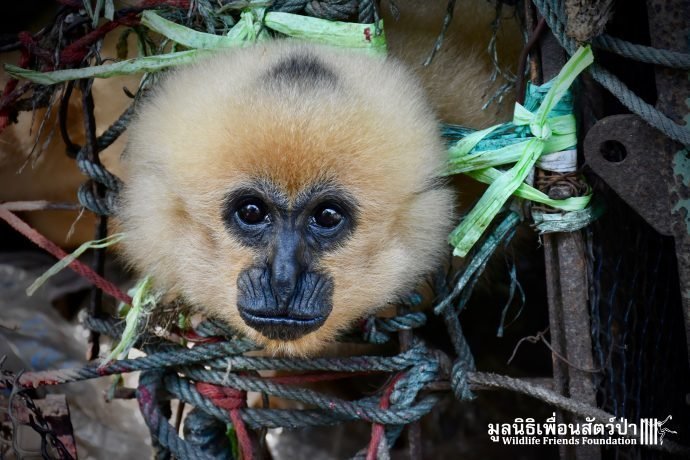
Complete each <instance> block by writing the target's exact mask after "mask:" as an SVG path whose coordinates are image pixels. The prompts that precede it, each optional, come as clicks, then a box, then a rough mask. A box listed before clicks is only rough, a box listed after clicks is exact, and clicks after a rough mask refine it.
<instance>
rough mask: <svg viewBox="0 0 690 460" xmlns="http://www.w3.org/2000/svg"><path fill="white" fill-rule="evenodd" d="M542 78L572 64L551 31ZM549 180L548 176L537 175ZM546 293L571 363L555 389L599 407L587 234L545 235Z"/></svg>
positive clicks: (558, 346) (578, 455) (590, 459)
mask: <svg viewBox="0 0 690 460" xmlns="http://www.w3.org/2000/svg"><path fill="white" fill-rule="evenodd" d="M540 48H541V64H542V78H543V80H544V81H548V80H550V79H552V78H553V77H555V76H556V74H557V73H558V72H559V71H560V69H561V68H562V67H563V65H564V64H565V61H566V56H565V53H564V51H563V49H562V48H561V47H560V45H559V44H558V42H557V40H556V38H555V37H554V36H553V34H552V33H551V32H550V31H549V32H547V33H545V34H544V35H543V38H542V39H541V42H540ZM537 174H538V175H540V176H542V177H545V176H549V175H551V173H549V172H546V171H537ZM543 191H544V192H546V193H547V194H548V195H549V196H551V197H552V198H567V197H569V196H570V195H571V193H572V192H571V191H570V189H569V188H565V187H561V186H559V185H558V183H555V184H554V185H552V186H549V187H548V188H547V189H546V190H543ZM544 258H545V264H546V287H547V297H548V303H549V324H550V328H549V331H550V334H551V345H552V347H553V348H554V350H555V351H556V352H557V353H558V354H560V355H561V356H563V357H565V358H566V360H567V362H564V361H563V360H562V359H561V358H560V357H558V356H557V355H556V353H553V354H552V361H553V374H554V389H555V390H556V391H557V392H559V393H561V394H563V395H569V396H570V397H571V398H573V399H576V400H578V401H581V402H583V403H586V404H590V405H592V406H593V407H596V389H595V387H594V384H593V381H592V375H591V373H589V372H587V371H585V370H584V369H592V368H593V367H594V364H593V359H592V340H591V334H590V317H589V304H588V292H589V285H588V279H587V271H586V267H587V260H586V252H585V242H584V237H583V234H582V232H581V231H577V232H571V233H551V234H547V235H544ZM560 454H561V458H563V459H566V458H567V459H577V460H580V459H582V460H585V459H586V460H594V459H599V458H601V449H600V448H599V447H598V446H561V449H560Z"/></svg>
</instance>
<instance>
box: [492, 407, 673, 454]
mask: <svg viewBox="0 0 690 460" xmlns="http://www.w3.org/2000/svg"><path fill="white" fill-rule="evenodd" d="M672 419H673V417H672V416H671V415H669V416H668V417H666V418H665V419H664V420H659V419H656V418H643V419H641V420H640V422H639V423H632V422H628V420H627V419H625V418H623V417H620V418H616V417H612V418H609V419H608V421H607V422H600V423H597V420H596V418H594V417H587V418H585V422H584V423H582V422H580V423H556V413H555V412H553V413H552V415H551V417H549V418H547V419H546V422H544V423H537V422H536V421H535V420H534V419H533V418H525V419H522V418H516V419H515V420H513V422H512V423H490V424H489V430H488V434H489V438H490V439H491V440H492V441H493V442H497V443H501V444H505V445H525V444H529V445H576V446H577V445H646V446H649V445H662V444H663V443H664V436H666V435H667V434H678V432H677V431H674V430H672V429H670V428H668V427H667V426H665V425H666V423H667V422H669V421H670V420H672Z"/></svg>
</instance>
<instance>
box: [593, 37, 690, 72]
mask: <svg viewBox="0 0 690 460" xmlns="http://www.w3.org/2000/svg"><path fill="white" fill-rule="evenodd" d="M592 44H593V45H594V46H596V47H597V48H601V49H603V50H606V51H611V52H613V53H616V54H619V55H621V56H623V57H626V58H628V59H633V60H635V61H639V62H645V63H647V64H656V65H662V66H666V67H670V68H672V69H690V54H686V53H679V52H677V51H670V50H664V49H659V48H652V47H651V46H644V45H637V44H634V43H630V42H628V41H626V40H621V39H620V38H616V37H612V36H610V35H605V34H604V35H600V36H598V37H596V38H595V39H594V41H593V43H592Z"/></svg>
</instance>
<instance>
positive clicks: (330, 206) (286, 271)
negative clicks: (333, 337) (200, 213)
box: [223, 181, 357, 340]
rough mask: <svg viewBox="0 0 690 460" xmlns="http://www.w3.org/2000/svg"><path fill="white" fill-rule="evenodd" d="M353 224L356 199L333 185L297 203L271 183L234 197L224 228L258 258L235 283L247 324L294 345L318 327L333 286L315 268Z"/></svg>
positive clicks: (327, 308)
mask: <svg viewBox="0 0 690 460" xmlns="http://www.w3.org/2000/svg"><path fill="white" fill-rule="evenodd" d="M356 218H357V203H356V201H355V200H354V198H353V197H352V196H351V195H349V194H348V193H347V192H345V191H344V190H342V189H341V188H340V187H338V186H336V185H334V184H331V183H321V184H315V185H314V186H312V187H308V188H306V189H305V190H303V191H302V192H301V193H300V194H299V195H298V196H297V197H296V199H295V201H294V203H290V202H289V200H288V198H287V196H286V195H285V194H284V193H283V192H282V191H281V190H280V189H279V188H278V187H276V186H275V185H273V184H271V183H270V182H266V181H257V182H254V183H251V184H248V185H246V186H244V187H241V188H238V189H236V190H234V191H232V192H230V193H229V194H228V196H227V198H226V200H225V203H224V207H223V219H224V221H225V225H226V228H227V230H228V232H230V234H232V235H233V236H234V237H235V238H237V240H238V241H240V243H241V244H244V245H246V246H247V247H250V248H253V249H254V250H255V251H256V253H257V258H256V262H255V264H254V265H253V266H251V267H249V268H247V269H245V270H244V271H242V272H241V273H240V274H239V276H238V277H237V291H238V292H237V308H238V310H239V313H240V317H241V318H242V320H243V321H244V322H245V323H246V324H247V325H248V326H249V327H251V328H253V329H255V330H256V331H258V332H260V333H261V334H262V335H264V336H266V337H268V338H269V339H274V340H296V339H298V338H300V337H302V336H304V335H305V334H308V333H309V332H313V331H315V330H317V329H318V328H319V327H321V326H322V325H323V323H324V322H325V321H326V319H327V318H328V315H329V314H330V312H331V309H332V307H333V280H332V278H331V276H330V275H329V274H328V273H327V272H325V271H324V270H322V269H321V270H319V269H317V268H316V265H317V262H318V260H319V258H320V257H321V256H322V255H323V254H325V253H328V252H329V251H332V250H334V249H336V248H337V247H338V246H339V245H340V244H342V243H343V242H344V241H345V240H346V239H347V238H348V236H349V235H350V234H351V233H352V231H353V230H354V228H355V226H356Z"/></svg>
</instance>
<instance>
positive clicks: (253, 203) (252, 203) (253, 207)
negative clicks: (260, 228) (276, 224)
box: [237, 198, 268, 225]
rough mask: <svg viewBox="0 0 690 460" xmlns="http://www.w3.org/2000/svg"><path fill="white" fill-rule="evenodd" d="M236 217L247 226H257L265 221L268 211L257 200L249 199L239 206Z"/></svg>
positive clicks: (264, 205) (263, 204) (262, 203)
mask: <svg viewBox="0 0 690 460" xmlns="http://www.w3.org/2000/svg"><path fill="white" fill-rule="evenodd" d="M237 217H239V219H240V220H241V221H242V222H244V223H245V224H247V225H258V224H261V223H263V222H265V221H266V219H267V217H268V209H267V208H266V204H265V203H264V202H263V201H261V200H260V199H258V198H250V199H248V200H245V201H243V202H242V204H240V206H239V208H238V209H237Z"/></svg>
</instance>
